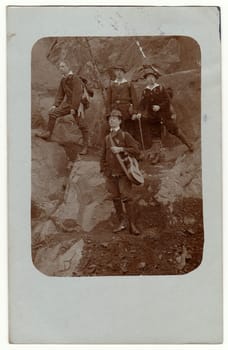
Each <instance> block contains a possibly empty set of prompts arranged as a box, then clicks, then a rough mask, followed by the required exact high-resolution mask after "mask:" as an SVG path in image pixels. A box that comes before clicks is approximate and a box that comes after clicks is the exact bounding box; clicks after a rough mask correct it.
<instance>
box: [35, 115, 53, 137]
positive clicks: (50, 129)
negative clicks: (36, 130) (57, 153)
mask: <svg viewBox="0 0 228 350" xmlns="http://www.w3.org/2000/svg"><path fill="white" fill-rule="evenodd" d="M55 122H56V118H52V117H49V120H48V125H47V130H46V131H43V132H41V133H40V134H39V135H38V136H39V137H41V138H42V139H44V140H46V141H50V139H51V135H52V133H53V130H54V127H55Z"/></svg>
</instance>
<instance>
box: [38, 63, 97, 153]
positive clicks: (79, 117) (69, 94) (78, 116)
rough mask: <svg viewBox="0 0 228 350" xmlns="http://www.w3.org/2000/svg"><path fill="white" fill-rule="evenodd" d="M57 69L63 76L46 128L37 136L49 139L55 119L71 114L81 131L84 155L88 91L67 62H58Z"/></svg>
mask: <svg viewBox="0 0 228 350" xmlns="http://www.w3.org/2000/svg"><path fill="white" fill-rule="evenodd" d="M59 70H60V72H61V73H62V75H63V77H62V79H61V81H60V84H59V88H58V91H57V94H56V97H55V102H54V105H53V106H52V107H51V108H50V110H49V113H48V115H49V120H48V126H47V130H46V131H44V132H42V133H41V134H39V135H38V136H39V137H41V138H43V139H45V140H47V141H50V139H51V136H52V133H53V130H54V126H55V123H56V119H57V118H60V117H63V116H65V115H67V114H71V115H72V116H73V117H74V119H75V121H76V123H77V125H78V127H79V129H80V130H81V133H82V138H83V148H82V151H81V152H80V154H83V155H85V154H87V153H88V125H87V121H86V118H85V112H84V110H85V107H86V104H88V98H89V93H90V91H89V92H88V90H87V88H86V86H85V84H84V83H83V81H82V79H81V78H80V77H79V76H77V75H76V74H74V73H73V72H72V71H71V69H70V65H69V63H68V62H65V61H64V62H60V64H59ZM90 97H91V93H90Z"/></svg>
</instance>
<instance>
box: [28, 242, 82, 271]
mask: <svg viewBox="0 0 228 350" xmlns="http://www.w3.org/2000/svg"><path fill="white" fill-rule="evenodd" d="M71 244H72V243H71ZM67 245H68V247H66V246H64V243H59V244H57V245H55V246H54V247H43V248H41V249H39V251H38V252H37V254H36V258H35V260H34V265H35V266H36V268H37V269H38V270H39V271H41V272H42V273H44V274H45V275H47V276H65V275H67V276H72V273H73V272H75V271H77V266H78V264H79V262H80V260H81V257H82V251H83V246H84V242H83V240H82V239H81V240H79V241H77V242H76V243H73V244H72V245H71V246H70V247H69V242H67Z"/></svg>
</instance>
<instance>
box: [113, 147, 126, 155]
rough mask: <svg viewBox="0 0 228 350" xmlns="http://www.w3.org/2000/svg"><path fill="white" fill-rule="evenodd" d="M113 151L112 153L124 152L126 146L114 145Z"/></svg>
mask: <svg viewBox="0 0 228 350" xmlns="http://www.w3.org/2000/svg"><path fill="white" fill-rule="evenodd" d="M111 151H112V153H114V154H116V153H120V152H123V151H124V148H123V147H117V146H113V147H111Z"/></svg>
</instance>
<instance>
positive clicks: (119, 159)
mask: <svg viewBox="0 0 228 350" xmlns="http://www.w3.org/2000/svg"><path fill="white" fill-rule="evenodd" d="M107 137H109V140H110V142H111V145H112V147H113V146H116V145H115V142H114V141H113V138H112V135H111V133H110V134H109V135H107ZM115 156H116V158H117V160H118V162H119V164H120V166H121V168H122V169H123V171H124V173H125V175H126V176H127V177H128V178H129V180H131V178H130V177H129V173H128V170H127V168H126V166H125V164H124V161H123V160H122V159H121V157H120V155H119V154H118V153H115Z"/></svg>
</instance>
